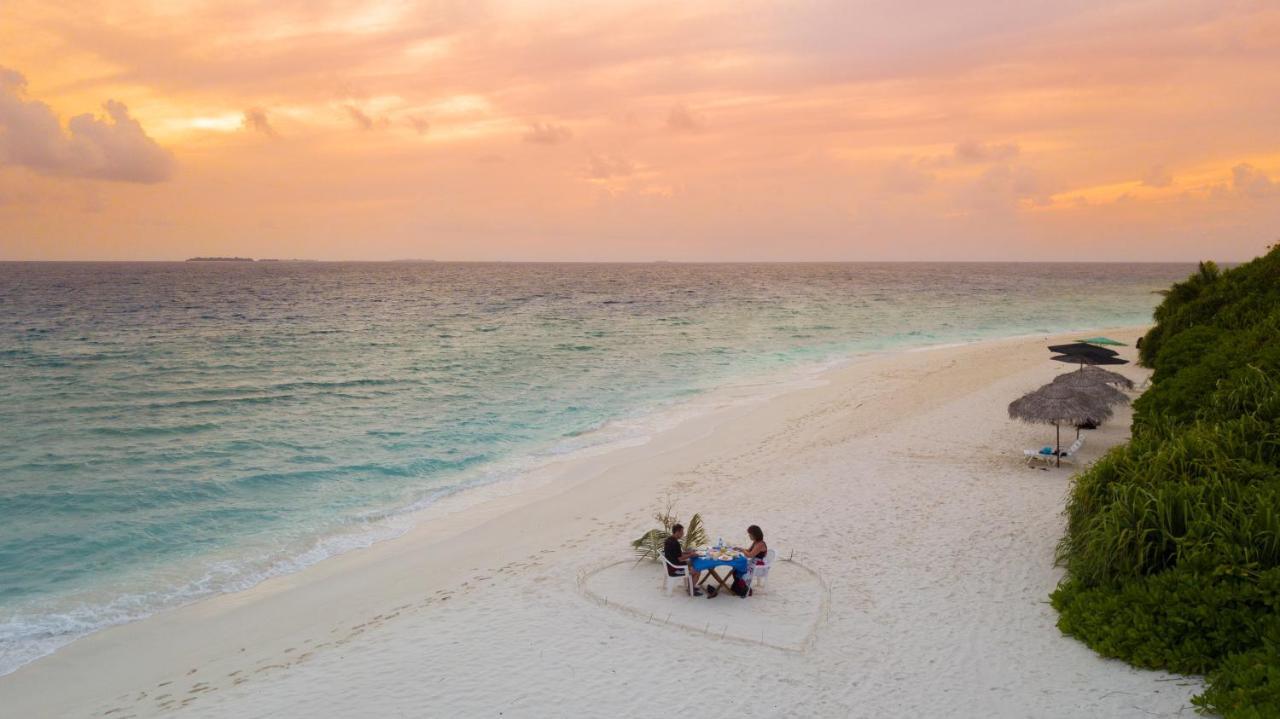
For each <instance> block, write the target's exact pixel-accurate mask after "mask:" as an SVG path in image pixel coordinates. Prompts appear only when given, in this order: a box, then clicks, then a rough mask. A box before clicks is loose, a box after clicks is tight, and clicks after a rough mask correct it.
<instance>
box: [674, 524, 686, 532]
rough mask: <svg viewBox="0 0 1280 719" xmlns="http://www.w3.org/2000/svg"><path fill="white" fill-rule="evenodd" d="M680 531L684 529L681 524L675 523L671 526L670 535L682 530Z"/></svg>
mask: <svg viewBox="0 0 1280 719" xmlns="http://www.w3.org/2000/svg"><path fill="white" fill-rule="evenodd" d="M682 529H684V525H683V524H679V523H676V524H673V525H671V533H672V534H675V533H676V532H679V531H680V530H682Z"/></svg>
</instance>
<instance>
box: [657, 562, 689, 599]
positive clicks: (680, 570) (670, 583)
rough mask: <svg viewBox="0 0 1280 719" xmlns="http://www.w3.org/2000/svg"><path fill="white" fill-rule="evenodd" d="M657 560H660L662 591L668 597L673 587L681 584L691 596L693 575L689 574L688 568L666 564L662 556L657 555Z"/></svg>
mask: <svg viewBox="0 0 1280 719" xmlns="http://www.w3.org/2000/svg"><path fill="white" fill-rule="evenodd" d="M658 559H661V560H662V591H664V592H666V593H667V596H670V595H671V590H672V588H673V587H678V586H680V585H681V584H683V585H685V588H686V589H688V590H689V595H690V596H693V575H692V574H689V568H688V567H682V566H680V565H679V564H672V563H671V562H668V561H667V558H666V556H665V555H662V554H659V555H658Z"/></svg>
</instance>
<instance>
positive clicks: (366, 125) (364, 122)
mask: <svg viewBox="0 0 1280 719" xmlns="http://www.w3.org/2000/svg"><path fill="white" fill-rule="evenodd" d="M342 107H343V109H344V110H346V111H347V115H348V116H350V117H351V119H352V120H353V121H354V122H355V123H356V125H357V126H359V127H360V129H361V130H372V129H373V118H372V117H369V116H368V115H366V114H365V113H364V111H363V110H361V109H360V108H358V107H356V106H355V105H343V106H342Z"/></svg>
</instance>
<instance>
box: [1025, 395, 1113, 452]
mask: <svg viewBox="0 0 1280 719" xmlns="http://www.w3.org/2000/svg"><path fill="white" fill-rule="evenodd" d="M1009 417H1010V418H1012V419H1016V420H1021V421H1023V422H1029V423H1032V424H1051V425H1053V426H1054V429H1055V434H1056V436H1057V439H1056V449H1055V451H1054V454H1055V455H1057V457H1058V464H1059V465H1061V464H1062V423H1063V422H1070V423H1071V424H1085V423H1088V422H1102V421H1103V420H1106V419H1109V418H1110V417H1111V405H1109V404H1107V403H1106V402H1105V401H1103V400H1102V399H1100V398H1099V397H1098V396H1097V394H1096V393H1094V392H1090V391H1086V390H1080V389H1075V388H1073V387H1070V386H1068V385H1065V384H1061V383H1058V382H1050V383H1049V384H1047V385H1045V386H1043V387H1041V388H1040V389H1038V390H1036V391H1034V392H1028V393H1027V394H1024V395H1022V396H1021V397H1019V398H1017V399H1015V400H1014V401H1012V402H1010V403H1009Z"/></svg>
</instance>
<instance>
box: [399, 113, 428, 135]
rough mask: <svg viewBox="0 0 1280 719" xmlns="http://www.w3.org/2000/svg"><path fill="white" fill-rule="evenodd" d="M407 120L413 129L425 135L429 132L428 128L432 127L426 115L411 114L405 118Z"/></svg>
mask: <svg viewBox="0 0 1280 719" xmlns="http://www.w3.org/2000/svg"><path fill="white" fill-rule="evenodd" d="M405 121H406V122H408V123H409V127H412V128H413V131H414V132H416V133H418V134H419V135H425V134H427V130H430V129H431V123H429V122H427V119H426V118H425V117H419V116H418V115H410V116H409V117H407V118H405Z"/></svg>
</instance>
